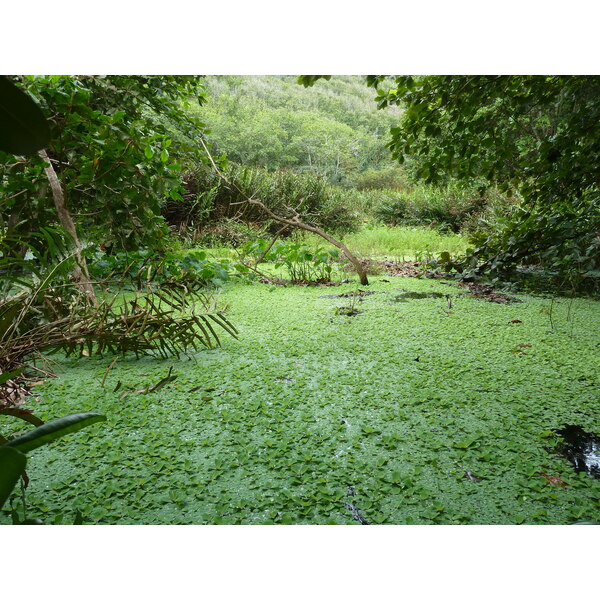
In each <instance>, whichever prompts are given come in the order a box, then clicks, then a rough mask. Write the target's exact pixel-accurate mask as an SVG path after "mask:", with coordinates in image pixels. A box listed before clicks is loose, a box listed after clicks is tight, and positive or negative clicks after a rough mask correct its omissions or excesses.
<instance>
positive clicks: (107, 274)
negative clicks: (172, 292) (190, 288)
mask: <svg viewBox="0 0 600 600" xmlns="http://www.w3.org/2000/svg"><path fill="white" fill-rule="evenodd" d="M231 269H232V265H231V264H230V263H229V262H228V261H219V262H211V261H209V260H207V257H206V253H205V252H203V251H202V250H194V251H191V252H188V253H186V254H185V255H184V256H182V255H181V254H178V253H174V252H159V251H156V250H150V249H145V250H138V251H137V252H116V253H114V254H100V253H98V254H97V255H96V260H94V261H90V264H89V271H90V275H91V276H92V277H94V278H95V279H98V280H115V281H119V282H130V283H134V282H136V281H140V282H151V281H157V282H159V283H164V282H172V283H183V284H186V285H200V286H204V287H218V286H220V285H222V284H223V283H224V282H225V281H227V280H228V279H229V272H230V271H231Z"/></svg>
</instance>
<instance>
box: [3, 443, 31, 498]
mask: <svg viewBox="0 0 600 600" xmlns="http://www.w3.org/2000/svg"><path fill="white" fill-rule="evenodd" d="M26 463H27V458H26V457H25V455H24V454H22V453H21V452H19V451H18V450H16V449H15V448H7V447H6V446H3V447H1V448H0V508H2V507H3V506H4V503H5V502H6V500H7V499H8V497H9V496H10V493H11V492H12V491H13V488H14V487H15V485H16V484H17V481H19V477H20V476H21V473H22V472H23V471H24V469H25V464H26Z"/></svg>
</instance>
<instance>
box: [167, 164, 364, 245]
mask: <svg viewBox="0 0 600 600" xmlns="http://www.w3.org/2000/svg"><path fill="white" fill-rule="evenodd" d="M226 176H227V178H228V179H229V180H230V181H231V182H232V184H234V185H233V186H228V185H227V184H226V183H225V182H224V181H223V180H222V179H220V178H219V177H218V176H217V175H216V174H215V173H213V172H212V171H210V170H209V169H207V168H205V167H199V168H197V169H196V170H194V171H192V172H189V173H188V174H187V175H186V177H185V188H186V190H187V193H186V194H184V195H183V197H181V198H177V199H173V198H171V199H169V200H168V201H167V203H166V204H165V206H164V208H163V215H164V216H165V218H166V220H167V222H168V223H169V224H170V226H171V227H172V228H173V229H174V230H175V231H177V232H178V233H179V234H180V235H183V236H184V237H185V236H187V237H188V238H191V239H192V241H197V240H199V239H201V238H202V236H203V235H205V234H206V232H210V231H211V229H212V228H214V226H215V224H217V223H219V224H224V223H226V224H227V229H228V230H229V231H231V221H234V220H235V221H237V222H242V223H244V224H245V225H246V226H253V227H254V228H257V227H258V228H259V227H261V226H263V225H265V223H266V222H267V221H268V219H267V218H266V216H265V214H264V213H263V211H262V210H261V209H260V208H259V207H256V206H251V205H247V204H243V203H244V201H245V200H246V197H254V198H256V199H257V200H260V201H261V202H263V203H264V204H265V205H266V206H267V207H268V208H269V209H270V210H272V211H273V212H274V213H276V214H278V215H281V216H284V217H291V216H293V215H294V212H293V211H297V212H298V213H299V214H300V215H303V216H304V218H305V219H306V221H307V222H309V223H312V224H315V225H318V226H320V227H323V228H324V229H326V230H327V231H330V232H332V233H337V234H341V233H345V232H348V231H352V230H354V229H356V227H357V225H358V214H357V212H356V211H355V210H353V209H351V208H350V202H349V201H348V198H347V197H346V196H345V194H344V193H343V192H342V191H341V190H339V189H336V188H332V187H330V186H329V185H328V184H327V182H326V180H325V179H324V178H323V177H321V176H319V175H315V174H313V173H296V172H294V171H289V170H278V171H273V172H270V171H267V170H266V169H260V168H255V167H245V166H240V165H235V164H230V165H229V166H228V168H227V171H226ZM240 192H241V193H240ZM279 227H280V226H278V225H276V224H275V225H274V229H278V228H279ZM246 233H247V232H246Z"/></svg>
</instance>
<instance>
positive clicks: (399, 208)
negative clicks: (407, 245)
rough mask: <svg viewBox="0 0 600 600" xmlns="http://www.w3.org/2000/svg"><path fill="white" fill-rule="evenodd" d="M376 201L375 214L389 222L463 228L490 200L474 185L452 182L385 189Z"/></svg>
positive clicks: (390, 223)
mask: <svg viewBox="0 0 600 600" xmlns="http://www.w3.org/2000/svg"><path fill="white" fill-rule="evenodd" d="M380 194H381V196H380V197H379V200H378V202H377V203H376V204H374V205H373V214H374V216H375V217H376V218H377V219H379V220H380V221H382V222H383V223H386V224H388V225H393V226H397V225H400V224H405V225H429V226H433V227H436V228H438V229H440V230H442V231H451V232H454V233H457V232H459V231H460V230H461V229H462V227H463V226H464V225H465V224H466V223H467V222H468V221H469V219H471V218H472V217H473V215H475V214H476V213H478V212H479V211H481V210H482V209H483V207H484V206H485V203H486V197H485V196H484V195H482V194H480V193H479V191H478V190H476V189H474V188H467V187H462V186H459V185H457V184H449V185H447V186H444V187H434V186H430V185H424V184H422V185H416V186H414V187H412V188H410V189H407V190H403V191H388V190H385V191H382V192H380Z"/></svg>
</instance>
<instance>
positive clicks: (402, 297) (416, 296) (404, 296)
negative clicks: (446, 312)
mask: <svg viewBox="0 0 600 600" xmlns="http://www.w3.org/2000/svg"><path fill="white" fill-rule="evenodd" d="M398 291H402V292H403V293H401V294H396V295H395V296H394V302H408V301H409V300H423V299H425V298H445V297H446V296H447V294H442V293H440V292H407V291H404V290H398Z"/></svg>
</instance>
